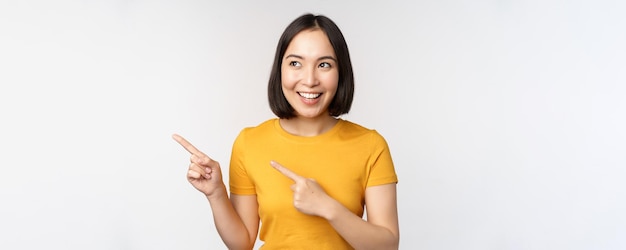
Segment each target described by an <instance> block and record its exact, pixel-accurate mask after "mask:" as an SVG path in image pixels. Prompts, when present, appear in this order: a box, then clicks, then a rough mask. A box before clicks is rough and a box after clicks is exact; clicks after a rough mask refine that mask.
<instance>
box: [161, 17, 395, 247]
mask: <svg viewBox="0 0 626 250" xmlns="http://www.w3.org/2000/svg"><path fill="white" fill-rule="evenodd" d="M353 92H354V81H353V74H352V65H351V62H350V55H349V53H348V47H347V44H346V42H345V40H344V37H343V35H342V33H341V31H340V30H339V28H338V27H337V26H336V25H335V23H334V22H333V21H332V20H330V19H329V18H327V17H325V16H321V15H318V16H315V15H312V14H305V15H302V16H300V17H299V18H297V19H295V20H294V21H293V22H292V23H291V24H290V25H289V26H288V27H287V28H286V29H285V31H284V33H283V34H282V36H281V38H280V40H279V43H278V47H277V50H276V56H275V58H274V64H273V68H272V72H271V76H270V80H269V85H268V94H269V102H270V107H271V109H272V111H273V112H274V114H276V116H277V117H278V118H273V119H270V120H268V121H265V122H263V123H261V124H259V125H258V126H256V127H250V128H245V129H243V130H242V131H241V133H240V134H239V136H238V137H237V139H236V140H235V142H234V144H233V150H232V155H231V161H230V168H229V177H230V178H229V180H230V194H231V195H230V198H229V196H228V192H227V189H226V187H225V185H224V183H223V181H222V176H221V169H220V165H219V163H218V162H216V161H214V160H213V159H211V158H209V157H208V156H207V155H206V154H204V153H202V152H201V151H199V150H198V149H196V148H195V147H194V146H192V145H191V144H190V143H189V142H188V141H186V140H185V139H184V138H182V137H180V136H179V135H174V136H173V138H174V139H175V140H176V141H177V142H179V143H180V144H181V145H182V146H183V147H185V149H187V150H188V151H189V152H190V153H191V159H190V160H191V164H190V165H189V170H188V173H187V179H188V180H189V182H190V183H191V184H192V185H193V186H194V187H195V188H196V189H198V190H199V191H201V192H202V193H204V194H205V195H206V197H207V199H208V200H209V204H210V206H211V209H212V211H213V216H214V220H215V226H216V228H217V230H218V232H219V234H220V236H221V238H222V240H223V241H224V243H225V244H226V245H227V246H228V248H229V249H252V248H253V246H254V244H255V241H256V238H257V234H258V235H259V238H260V239H261V240H262V241H264V245H263V246H262V247H261V249H352V248H355V249H397V248H398V241H399V228H398V214H397V205H396V183H397V177H396V174H395V170H394V166H393V162H392V159H391V154H390V152H389V148H388V146H387V143H386V142H385V140H384V138H383V137H382V136H381V135H380V134H378V133H377V132H376V131H375V130H370V129H366V128H364V127H361V126H360V125H357V124H355V123H352V122H349V121H347V120H343V119H341V118H338V117H339V116H340V115H343V114H346V113H348V111H349V110H350V106H351V104H352V97H353ZM364 206H365V207H366V208H367V209H366V210H367V221H365V220H363V219H362V216H363V212H364ZM259 223H260V224H261V228H260V232H259Z"/></svg>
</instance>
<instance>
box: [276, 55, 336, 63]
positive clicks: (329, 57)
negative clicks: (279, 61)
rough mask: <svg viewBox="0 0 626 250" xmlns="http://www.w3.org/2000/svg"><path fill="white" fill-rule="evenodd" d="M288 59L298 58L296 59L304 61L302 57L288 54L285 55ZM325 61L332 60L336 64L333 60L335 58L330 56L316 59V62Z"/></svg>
mask: <svg viewBox="0 0 626 250" xmlns="http://www.w3.org/2000/svg"><path fill="white" fill-rule="evenodd" d="M290 57H295V58H298V59H300V60H304V57H302V56H299V55H295V54H289V55H287V56H286V57H285V58H290ZM326 59H328V60H333V61H335V62H337V59H335V58H334V57H332V56H322V57H320V58H318V59H317V60H318V61H322V60H326Z"/></svg>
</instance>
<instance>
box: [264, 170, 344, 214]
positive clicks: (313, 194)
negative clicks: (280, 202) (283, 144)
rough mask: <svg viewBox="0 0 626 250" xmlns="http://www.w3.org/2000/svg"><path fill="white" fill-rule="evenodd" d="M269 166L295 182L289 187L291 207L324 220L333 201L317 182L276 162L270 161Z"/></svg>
mask: <svg viewBox="0 0 626 250" xmlns="http://www.w3.org/2000/svg"><path fill="white" fill-rule="evenodd" d="M270 165H272V167H274V168H275V169H276V170H278V172H280V173H282V174H283V175H284V176H286V177H287V178H289V179H291V180H293V181H294V182H295V183H294V184H293V185H291V190H292V191H293V206H294V207H295V208H296V209H297V210H298V211H300V212H302V213H305V214H308V215H316V216H320V217H324V218H326V216H325V215H326V213H327V212H328V211H329V209H331V205H332V203H333V202H334V201H335V200H334V199H333V198H331V197H330V196H328V194H326V192H325V191H324V189H323V188H322V186H320V184H319V183H317V181H315V180H314V179H311V178H305V177H302V176H300V175H298V174H296V173H294V172H293V171H291V170H289V169H288V168H286V167H283V166H282V165H280V164H279V163H278V162H275V161H271V162H270Z"/></svg>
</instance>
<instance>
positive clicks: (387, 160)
mask: <svg viewBox="0 0 626 250" xmlns="http://www.w3.org/2000/svg"><path fill="white" fill-rule="evenodd" d="M271 160H274V161H276V162H278V163H280V164H281V165H283V166H285V167H287V168H289V169H290V170H292V171H293V172H295V173H296V174H298V175H301V176H303V177H306V178H313V179H315V180H316V181H317V182H318V183H319V184H320V185H321V186H322V187H323V188H324V190H325V191H326V193H328V194H329V195H330V196H331V197H333V198H334V199H335V200H337V201H339V202H340V203H341V204H343V205H344V206H345V207H346V208H348V209H349V210H350V211H352V212H353V213H354V214H356V215H358V216H360V217H362V216H363V206H364V195H365V188H366V187H370V186H375V185H382V184H389V183H396V182H397V181H398V179H397V176H396V173H395V170H394V166H393V162H392V160H391V154H390V153H389V148H388V146H387V142H386V141H385V139H384V138H383V137H382V136H381V135H380V134H379V133H378V132H376V131H375V130H370V129H367V128H364V127H362V126H359V125H357V124H355V123H352V122H349V121H346V120H342V119H339V121H338V122H337V124H336V125H335V126H334V127H333V128H331V129H330V130H329V131H327V132H325V133H323V134H321V135H318V136H314V137H302V136H295V135H292V134H289V133H287V132H286V131H285V130H283V129H282V128H281V126H280V123H279V120H278V119H276V118H274V119H270V120H268V121H266V122H263V123H262V124H260V125H258V126H257V127H250V128H245V129H243V130H242V131H241V132H240V134H239V136H238V137H237V139H236V140H235V142H234V145H233V151H232V155H231V161H230V169H229V174H230V179H229V180H230V192H231V193H233V194H237V195H256V196H257V201H258V203H259V217H260V219H261V229H260V234H259V238H260V239H261V240H262V241H264V245H263V246H262V247H261V249H317V250H319V249H333V250H336V249H352V248H351V247H350V245H349V244H348V243H347V242H346V241H345V240H344V239H343V238H342V237H341V236H340V235H339V234H338V233H337V232H336V231H335V230H334V229H333V227H332V226H331V225H330V223H328V221H326V220H325V219H323V218H321V217H317V216H311V215H306V214H303V213H301V212H299V211H298V210H296V209H295V208H294V206H293V192H292V191H291V189H290V186H291V185H292V184H293V181H292V180H290V179H289V178H287V177H285V176H284V175H282V174H281V173H280V172H278V171H277V170H275V169H274V168H273V167H272V166H270V161H271Z"/></svg>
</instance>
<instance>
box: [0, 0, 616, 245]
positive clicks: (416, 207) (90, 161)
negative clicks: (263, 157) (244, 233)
mask: <svg viewBox="0 0 626 250" xmlns="http://www.w3.org/2000/svg"><path fill="white" fill-rule="evenodd" d="M306 12H312V13H314V14H324V15H327V16H328V17H330V18H332V19H333V20H334V21H335V22H336V23H337V24H338V25H339V27H340V28H341V29H342V31H343V33H344V35H345V37H346V40H347V42H348V44H349V48H350V53H351V56H352V59H353V66H354V71H355V77H356V95H355V100H354V103H353V108H352V110H351V112H350V113H349V114H348V115H346V116H343V118H344V119H347V120H351V121H353V122H356V123H359V124H361V125H363V126H365V127H368V128H373V129H376V130H377V131H378V132H379V133H381V134H382V135H383V136H384V137H385V138H386V139H387V141H388V143H389V146H390V148H391V152H392V156H393V159H394V162H395V165H396V170H397V173H398V175H399V179H400V181H399V184H398V204H399V215H400V227H401V243H400V249H435V250H440V249H441V250H456V249H463V250H471V249H476V250H486V249H511V250H517V249H520V250H521V249H533V250H534V249H550V250H553V249H568V250H571V249H573V250H583V249H585V250H587V249H588V250H599V249H612V250H618V249H626V213H625V211H626V181H625V180H626V129H625V128H626V17H625V16H624V13H626V2H624V1H618V0H615V1H609V0H600V1H591V0H589V1H582V0H579V1H576V0H574V1H557V0H547V1H539V0H537V1H533V0H527V1H524V0H491V1H484V0H480V1H463V0H443V1H425V0H418V1H384V2H383V1H380V2H378V1H324V0H322V1H307V2H293V1H219V2H218V1H200V0H196V1H191V0H176V1H174V0H170V1H165V0H161V1H152V0H107V1H105V0H99V1H98V0H94V1H88V0H83V1H68V0H59V1H43V0H41V1H28V0H26V1H9V0H3V1H1V2H0V83H1V85H0V86H1V87H0V119H1V122H0V133H1V134H2V136H1V138H0V147H1V148H0V149H1V150H0V249H7V250H9V249H11V250H12V249H93V250H98V249H103V250H105V249H106V250H109V249H115V250H117V249H119V250H125V249H133V250H135V249H137V250H143V249H151V250H153V249H225V247H224V245H223V244H222V242H221V240H220V238H219V236H218V234H217V232H216V230H215V227H214V224H213V220H212V214H211V211H210V209H209V205H208V203H207V201H206V199H205V198H204V197H203V196H202V194H200V193H199V192H197V191H196V190H195V189H193V187H192V186H191V185H190V184H189V183H188V182H187V180H186V178H185V175H186V170H187V165H188V159H189V155H188V153H187V152H185V151H184V149H183V148H181V147H180V146H179V145H178V144H176V143H175V142H174V141H173V140H172V139H171V137H170V136H171V134H172V133H180V134H181V135H183V136H185V137H186V138H188V139H189V140H190V141H191V142H192V143H194V144H195V145H196V146H197V147H198V148H200V149H201V150H203V151H204V152H206V153H208V154H209V155H210V156H212V157H213V158H215V159H217V160H218V161H220V162H221V164H222V166H223V168H224V170H227V169H228V160H229V157H230V150H231V146H232V142H233V140H234V139H235V137H236V135H237V134H238V133H239V131H240V130H241V129H242V128H244V127H247V126H254V125H257V124H259V123H261V122H262V121H265V120H266V119H270V118H272V117H274V115H273V114H272V113H271V111H270V109H269V106H268V104H267V94H266V85H267V80H268V76H269V71H270V67H271V63H272V60H273V55H274V50H275V47H276V43H277V41H278V37H279V36H280V34H281V33H282V31H283V29H284V28H285V27H286V26H287V25H288V24H289V22H291V21H292V20H293V19H295V18H296V17H297V16H299V15H301V14H304V13H306ZM225 181H226V182H227V181H228V178H227V177H226V178H225ZM259 245H260V244H257V247H258V246H259Z"/></svg>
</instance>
